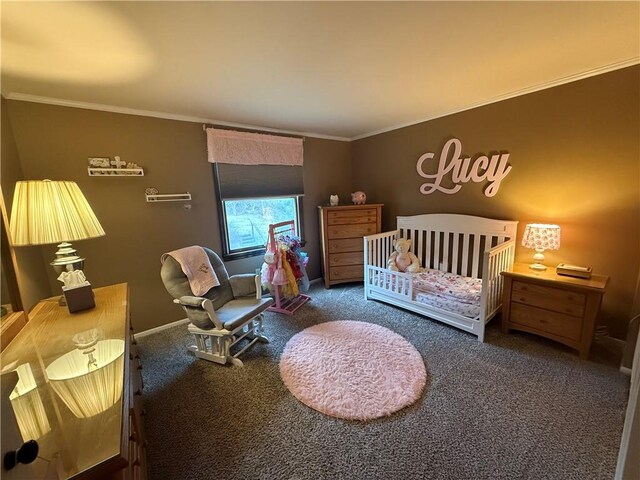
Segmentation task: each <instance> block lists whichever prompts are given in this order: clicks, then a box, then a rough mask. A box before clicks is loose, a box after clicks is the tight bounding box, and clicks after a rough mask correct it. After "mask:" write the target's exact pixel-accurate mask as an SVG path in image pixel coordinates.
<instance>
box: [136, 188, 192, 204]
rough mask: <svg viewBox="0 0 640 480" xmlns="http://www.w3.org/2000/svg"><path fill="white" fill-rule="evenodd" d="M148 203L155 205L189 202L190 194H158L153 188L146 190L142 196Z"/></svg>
mask: <svg viewBox="0 0 640 480" xmlns="http://www.w3.org/2000/svg"><path fill="white" fill-rule="evenodd" d="M144 196H145V198H146V199H147V202H148V203H157V202H190V201H191V194H190V193H189V192H185V193H158V191H157V190H156V189H155V188H152V189H149V188H148V189H147V191H146V192H145V194H144Z"/></svg>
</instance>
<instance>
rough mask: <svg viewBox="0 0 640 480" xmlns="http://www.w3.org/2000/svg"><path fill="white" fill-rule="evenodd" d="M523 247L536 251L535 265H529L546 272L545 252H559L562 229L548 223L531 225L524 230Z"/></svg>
mask: <svg viewBox="0 0 640 480" xmlns="http://www.w3.org/2000/svg"><path fill="white" fill-rule="evenodd" d="M522 246H524V247H527V248H533V249H535V251H536V253H535V255H534V256H533V259H534V260H535V263H533V264H531V265H529V268H532V269H534V270H546V269H547V267H545V266H544V265H543V264H542V262H543V261H544V255H543V253H542V252H544V251H545V250H558V249H559V248H560V227H559V226H558V225H551V224H547V223H529V224H527V226H526V227H525V228H524V235H522Z"/></svg>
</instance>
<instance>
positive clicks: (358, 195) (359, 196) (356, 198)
mask: <svg viewBox="0 0 640 480" xmlns="http://www.w3.org/2000/svg"><path fill="white" fill-rule="evenodd" d="M351 201H352V202H353V204H354V205H364V204H365V202H366V201H367V196H366V195H365V194H364V192H354V193H352V194H351Z"/></svg>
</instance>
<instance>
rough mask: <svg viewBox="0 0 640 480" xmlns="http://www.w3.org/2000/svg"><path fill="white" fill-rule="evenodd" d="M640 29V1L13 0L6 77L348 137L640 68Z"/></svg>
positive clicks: (171, 111)
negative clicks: (629, 67)
mask: <svg viewBox="0 0 640 480" xmlns="http://www.w3.org/2000/svg"><path fill="white" fill-rule="evenodd" d="M639 39H640V2H619V3H618V2H406V3H405V2H283V3H280V2H255V3H254V2H179V1H175V2H61V3H57V2H43V3H30V2H8V1H3V2H2V57H1V60H2V65H1V66H2V85H1V86H2V92H3V94H4V96H5V97H7V98H16V99H23V100H24V99H30V100H34V101H46V102H51V103H59V104H66V105H77V106H85V107H88V108H100V109H105V110H113V111H124V112H129V113H142V114H149V115H156V116H166V117H169V118H182V119H188V120H197V121H204V120H209V121H213V122H218V123H223V124H228V125H234V124H236V125H241V126H253V127H260V128H265V129H272V130H280V131H290V132H299V133H305V134H310V135H316V136H328V137H335V138H341V139H353V138H359V137H363V136H367V135H369V134H372V133H376V132H380V131H385V130H389V129H392V128H395V127H398V126H404V125H409V124H412V123H417V122H419V121H423V120H426V119H430V118H436V117H439V116H443V115H446V114H449V113H453V112H456V111H461V110H465V109H468V108H471V107H474V106H478V105H482V104H486V103H490V102H492V101H496V100H499V99H503V98H508V97H510V96H514V95H517V94H522V93H526V92H529V91H535V90H537V89H541V88H545V87H549V86H552V85H555V84H560V83H565V82H567V81H571V80H575V79H578V78H583V77H585V76H589V75H593V74H596V73H602V72H605V71H609V70H613V69H616V68H621V67H624V66H627V65H632V64H635V63H638V62H639V57H640V40H639ZM41 97H45V98H41Z"/></svg>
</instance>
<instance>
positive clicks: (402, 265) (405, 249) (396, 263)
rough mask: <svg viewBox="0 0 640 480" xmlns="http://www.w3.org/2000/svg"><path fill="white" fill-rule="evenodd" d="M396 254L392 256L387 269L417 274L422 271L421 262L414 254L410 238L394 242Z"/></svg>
mask: <svg viewBox="0 0 640 480" xmlns="http://www.w3.org/2000/svg"><path fill="white" fill-rule="evenodd" d="M393 248H394V249H395V252H393V253H392V254H391V256H390V257H389V260H388V261H387V268H388V269H389V270H393V271H394V272H409V273H416V272H418V271H419V270H420V261H419V260H418V257H416V256H415V255H414V254H413V253H412V252H410V251H409V249H410V248H411V240H409V239H408V238H399V239H397V240H396V241H395V242H393Z"/></svg>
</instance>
